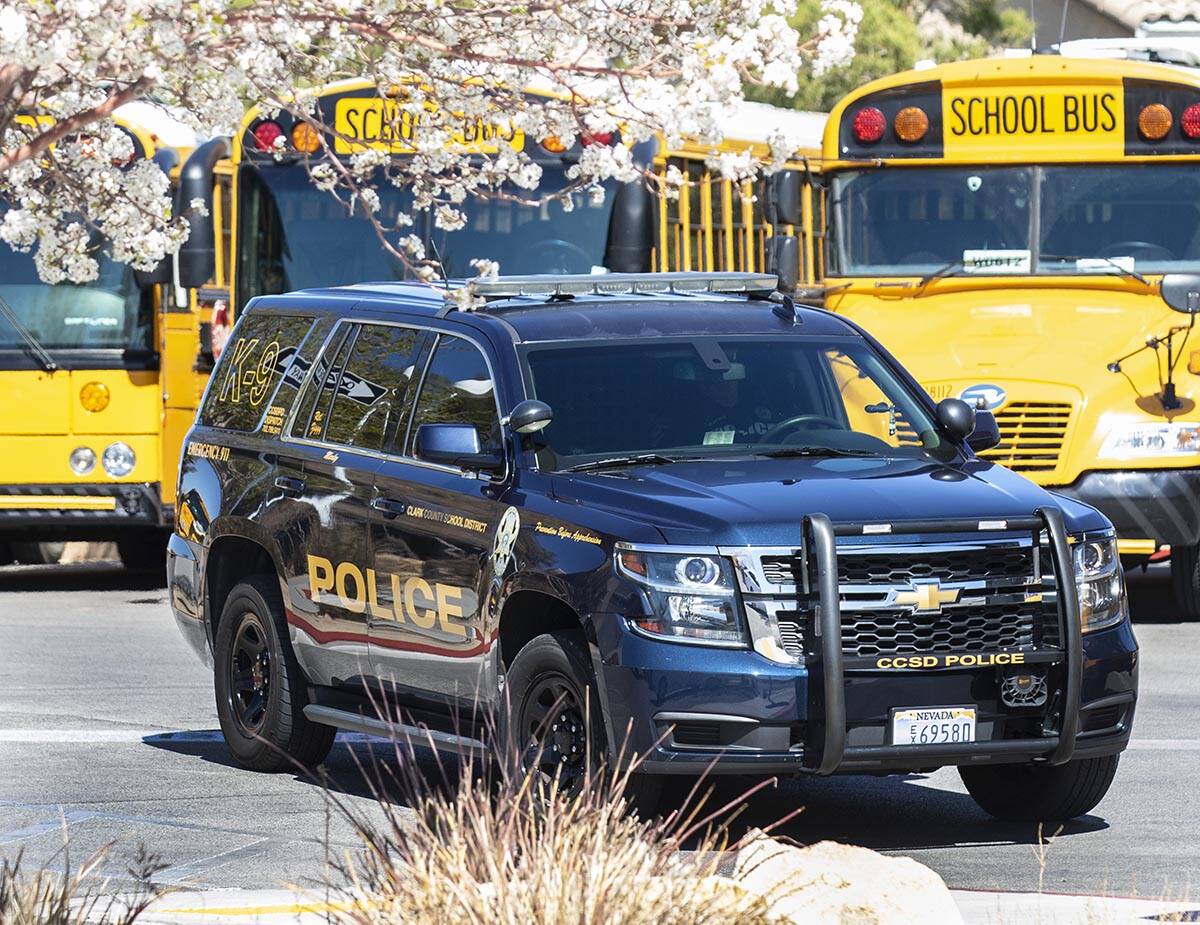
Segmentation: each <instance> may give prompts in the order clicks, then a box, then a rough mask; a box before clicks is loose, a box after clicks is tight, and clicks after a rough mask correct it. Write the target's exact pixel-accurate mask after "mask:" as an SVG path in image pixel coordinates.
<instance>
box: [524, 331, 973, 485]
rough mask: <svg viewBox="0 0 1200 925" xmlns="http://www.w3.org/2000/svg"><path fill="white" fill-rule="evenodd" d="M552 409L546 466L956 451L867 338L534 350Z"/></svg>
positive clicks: (530, 357) (656, 341) (533, 366)
mask: <svg viewBox="0 0 1200 925" xmlns="http://www.w3.org/2000/svg"><path fill="white" fill-rule="evenodd" d="M525 362H526V364H527V366H528V371H529V378H530V380H531V382H532V386H533V392H534V395H535V396H536V397H537V398H538V399H540V400H541V401H544V402H546V403H547V404H548V405H550V407H551V408H552V409H553V411H554V419H553V421H552V422H551V423H550V424H549V426H547V427H546V429H545V430H543V431H542V432H541V436H542V438H543V439H544V440H545V444H546V446H545V448H544V449H543V451H542V454H543V456H544V457H545V461H543V463H542V464H543V465H548V467H550V468H558V469H563V468H570V467H571V466H575V465H580V464H585V463H587V462H588V461H596V460H601V459H606V458H610V457H617V456H627V455H641V454H648V453H656V454H663V455H665V456H671V457H675V456H683V457H703V458H711V457H718V458H721V459H725V458H730V457H737V456H740V457H750V456H755V455H759V454H765V455H790V454H791V453H796V454H797V455H799V454H805V455H807V454H812V455H864V456H875V455H879V456H905V457H921V456H924V455H925V454H926V453H934V454H937V453H939V452H943V453H944V452H949V448H948V446H947V445H945V444H944V443H943V441H942V439H941V438H940V437H939V436H938V432H937V428H936V427H935V425H934V423H933V421H932V419H931V418H930V416H929V414H928V413H927V412H926V410H925V408H924V406H923V405H922V404H921V403H920V402H919V401H917V400H916V399H914V397H913V396H912V395H911V394H910V393H909V392H908V391H907V390H906V389H905V388H904V387H903V386H902V385H901V384H900V382H899V381H898V380H897V379H896V378H895V376H894V375H893V374H892V373H891V371H890V370H889V369H888V368H887V366H885V365H884V364H883V363H882V362H881V361H880V359H879V357H878V356H877V355H876V354H875V353H874V352H873V351H872V350H871V349H870V348H869V347H867V346H866V345H865V344H863V343H862V342H861V341H856V340H848V339H846V340H829V341H821V340H817V339H813V338H794V339H785V340H783V341H781V340H780V339H779V338H767V337H758V338H747V337H729V338H725V337H693V338H687V339H667V338H652V339H648V340H639V341H638V342H636V343H628V342H625V343H622V342H620V341H605V342H598V341H593V342H588V343H585V344H572V345H569V346H556V345H555V346H549V345H548V346H544V347H536V348H533V349H531V350H529V351H528V353H527V354H526V355H525Z"/></svg>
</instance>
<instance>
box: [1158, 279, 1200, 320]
mask: <svg viewBox="0 0 1200 925" xmlns="http://www.w3.org/2000/svg"><path fill="white" fill-rule="evenodd" d="M1159 291H1160V293H1161V294H1162V298H1163V301H1164V302H1166V303H1167V304H1168V305H1170V306H1171V308H1173V309H1175V311H1177V312H1183V313H1184V314H1186V315H1195V314H1197V313H1200V274H1197V273H1168V274H1167V275H1166V276H1164V277H1163V278H1162V284H1161V286H1160V289H1159Z"/></svg>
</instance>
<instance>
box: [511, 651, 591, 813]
mask: <svg viewBox="0 0 1200 925" xmlns="http://www.w3.org/2000/svg"><path fill="white" fill-rule="evenodd" d="M519 728H520V733H521V736H522V739H523V741H524V742H525V743H526V746H525V767H526V769H527V770H530V771H533V772H535V773H537V774H538V775H539V776H540V777H541V778H542V779H543V780H544V781H545V782H546V783H550V782H551V781H554V780H557V781H558V786H559V789H560V790H562V791H564V792H566V793H569V794H574V793H578V792H579V790H580V789H581V788H582V787H583V783H584V781H585V780H586V779H587V772H588V761H589V757H590V749H589V743H588V727H587V718H586V716H585V713H584V707H583V698H582V697H581V696H580V694H579V690H578V688H577V687H576V686H575V684H574V682H572V681H571V680H570V679H569V678H566V677H565V676H563V675H560V674H557V673H555V674H545V675H542V676H540V677H539V678H538V679H537V680H536V681H534V683H533V684H532V685H530V687H529V691H528V693H527V694H526V695H525V702H524V704H523V706H522V709H521V724H520V727H519Z"/></svg>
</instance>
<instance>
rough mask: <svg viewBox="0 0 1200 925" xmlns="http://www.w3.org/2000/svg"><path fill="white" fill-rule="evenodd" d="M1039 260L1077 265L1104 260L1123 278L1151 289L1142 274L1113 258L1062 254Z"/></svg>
mask: <svg viewBox="0 0 1200 925" xmlns="http://www.w3.org/2000/svg"><path fill="white" fill-rule="evenodd" d="M1038 260H1059V261H1061V262H1062V263H1075V264H1078V263H1079V261H1080V260H1103V261H1104V262H1105V263H1107V264H1108V265H1109V266H1110V267H1115V268H1116V270H1117V272H1119V273H1120V274H1121V275H1122V276H1125V277H1128V278H1129V279H1136V280H1137V281H1138V282H1139V283H1141V284H1142V285H1143V286H1146V287H1147V288H1149V287H1150V281H1149V280H1148V279H1146V277H1144V276H1142V274H1141V273H1139V272H1138V271H1137V270H1131V269H1129V267H1127V266H1124V265H1123V264H1121V263H1118V262H1117V261H1116V260H1115V259H1113V258H1112V257H1064V256H1062V255H1061V254H1039V255H1038Z"/></svg>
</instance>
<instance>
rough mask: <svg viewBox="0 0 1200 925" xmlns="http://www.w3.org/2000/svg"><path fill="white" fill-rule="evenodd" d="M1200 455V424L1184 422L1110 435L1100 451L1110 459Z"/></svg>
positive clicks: (1137, 426)
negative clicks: (1187, 454)
mask: <svg viewBox="0 0 1200 925" xmlns="http://www.w3.org/2000/svg"><path fill="white" fill-rule="evenodd" d="M1186 453H1200V424H1197V423H1187V422H1184V421H1171V422H1169V423H1168V422H1165V421H1164V422H1163V423H1161V424H1134V425H1132V426H1129V427H1119V428H1117V429H1116V430H1112V431H1109V434H1108V436H1107V437H1105V438H1104V443H1103V445H1102V446H1101V447H1100V455H1101V456H1104V457H1107V458H1108V459H1130V458H1132V457H1139V456H1179V455H1180V454H1186Z"/></svg>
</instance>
